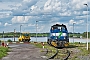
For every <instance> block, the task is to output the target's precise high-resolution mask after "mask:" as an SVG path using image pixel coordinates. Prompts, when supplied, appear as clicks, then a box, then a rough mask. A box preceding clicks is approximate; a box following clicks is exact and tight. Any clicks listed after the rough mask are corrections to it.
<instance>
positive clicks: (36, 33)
mask: <svg viewBox="0 0 90 60" xmlns="http://www.w3.org/2000/svg"><path fill="white" fill-rule="evenodd" d="M37 22H38V21H36V42H37Z"/></svg>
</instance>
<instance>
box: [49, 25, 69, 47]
mask: <svg viewBox="0 0 90 60" xmlns="http://www.w3.org/2000/svg"><path fill="white" fill-rule="evenodd" d="M47 43H48V44H49V45H51V46H54V47H57V48H59V47H67V46H68V45H69V35H68V30H67V28H66V25H64V24H62V25H60V24H56V25H53V26H51V29H50V35H49V37H48V40H47Z"/></svg>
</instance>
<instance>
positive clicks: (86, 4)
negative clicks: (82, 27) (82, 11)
mask: <svg viewBox="0 0 90 60" xmlns="http://www.w3.org/2000/svg"><path fill="white" fill-rule="evenodd" d="M84 5H86V6H87V50H88V4H84Z"/></svg>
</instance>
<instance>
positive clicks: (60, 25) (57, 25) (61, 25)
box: [52, 24, 66, 27]
mask: <svg viewBox="0 0 90 60" xmlns="http://www.w3.org/2000/svg"><path fill="white" fill-rule="evenodd" d="M53 26H64V27H66V25H64V24H61V25H60V24H56V25H53ZM53 26H52V27H53Z"/></svg>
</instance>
